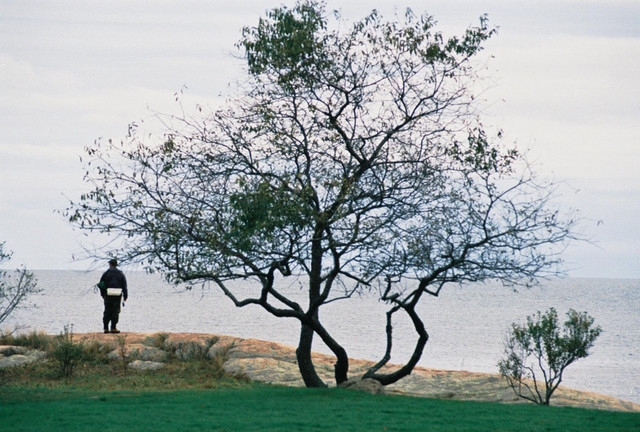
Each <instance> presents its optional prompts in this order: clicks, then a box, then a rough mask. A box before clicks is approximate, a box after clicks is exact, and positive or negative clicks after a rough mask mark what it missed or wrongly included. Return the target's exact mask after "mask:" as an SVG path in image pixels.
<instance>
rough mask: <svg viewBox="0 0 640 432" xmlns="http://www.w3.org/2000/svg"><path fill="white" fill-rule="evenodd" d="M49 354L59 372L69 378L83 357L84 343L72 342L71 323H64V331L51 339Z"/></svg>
mask: <svg viewBox="0 0 640 432" xmlns="http://www.w3.org/2000/svg"><path fill="white" fill-rule="evenodd" d="M50 355H51V357H52V358H53V359H54V360H55V361H56V362H57V364H58V367H59V371H60V374H61V375H62V376H63V377H65V378H71V377H72V376H73V369H74V368H75V367H76V366H77V365H78V364H79V363H80V362H81V361H82V360H83V359H84V343H83V342H74V340H73V326H72V325H65V326H64V331H63V332H62V333H60V335H59V336H57V337H55V338H54V339H53V343H52V345H51V350H50Z"/></svg>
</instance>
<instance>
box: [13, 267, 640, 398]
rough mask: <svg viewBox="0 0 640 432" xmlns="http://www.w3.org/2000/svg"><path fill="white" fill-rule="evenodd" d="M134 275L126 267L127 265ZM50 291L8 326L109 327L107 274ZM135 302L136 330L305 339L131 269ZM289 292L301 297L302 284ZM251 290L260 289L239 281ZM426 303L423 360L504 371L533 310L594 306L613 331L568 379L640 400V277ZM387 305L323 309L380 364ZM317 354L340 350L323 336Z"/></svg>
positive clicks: (402, 352) (454, 295)
mask: <svg viewBox="0 0 640 432" xmlns="http://www.w3.org/2000/svg"><path fill="white" fill-rule="evenodd" d="M125 272H126V269H125ZM35 274H36V277H37V278H38V285H39V286H40V287H41V288H42V289H43V292H42V293H41V294H38V295H35V296H32V297H30V300H31V301H32V302H33V303H35V306H36V307H33V308H28V309H22V310H19V311H17V312H16V313H14V314H13V315H12V316H11V317H10V318H9V320H7V321H5V322H4V323H3V327H5V328H13V327H14V326H16V325H19V326H22V327H24V328H26V329H32V330H42V331H45V332H47V333H51V334H58V333H60V332H61V331H62V330H63V328H64V326H65V325H67V324H72V325H73V331H74V332H76V333H86V332H98V331H101V330H102V310H103V306H102V299H101V297H100V295H99V294H98V293H96V292H95V291H94V286H95V284H96V283H97V282H98V280H99V278H100V274H101V272H90V273H85V272H77V271H36V272H35ZM126 274H127V277H128V281H129V301H128V302H127V303H126V306H125V307H124V308H123V311H122V313H121V315H120V323H119V325H118V327H119V328H120V329H121V330H122V331H132V332H151V333H155V332H193V333H213V334H220V335H230V336H237V337H242V338H256V339H264V340H270V341H275V342H280V343H284V344H288V345H293V346H295V345H297V341H298V335H299V325H298V323H297V322H296V321H294V320H292V319H283V318H275V317H273V316H271V315H270V314H269V313H267V312H266V311H264V310H263V309H261V308H260V307H257V306H248V307H245V308H240V309H238V308H236V307H235V306H234V305H233V304H232V302H231V301H230V300H229V299H227V298H226V297H224V295H222V294H221V293H220V292H219V291H218V290H215V289H214V288H206V287H205V288H202V287H194V288H193V289H192V290H189V291H186V290H185V289H184V287H175V286H172V285H169V284H167V283H165V282H164V280H163V279H162V278H161V277H160V276H158V275H148V274H146V273H143V272H130V273H126ZM287 283H288V284H289V286H287V288H286V289H287V290H288V291H289V292H290V294H291V295H292V296H294V297H297V300H299V301H300V302H301V303H304V299H305V293H304V291H302V290H300V288H299V286H300V282H299V281H296V280H292V282H288V281H287ZM237 288H239V289H240V290H245V291H246V292H247V293H250V292H251V291H252V290H253V289H255V288H253V289H252V287H251V286H242V285H237ZM424 300H425V301H424V302H423V304H422V306H421V309H420V316H421V318H422V319H423V321H424V322H425V324H426V328H427V331H428V333H429V336H430V338H429V342H428V343H427V346H426V348H425V350H424V353H423V356H422V359H421V360H420V363H419V364H420V365H421V366H424V367H429V368H436V369H449V370H468V371H473V372H487V373H497V371H498V369H497V366H496V364H497V362H498V361H499V360H500V359H501V358H502V357H503V344H504V340H505V337H506V333H507V331H508V329H509V327H510V324H511V323H512V322H515V321H517V322H524V320H525V318H526V316H527V315H532V314H534V313H535V312H536V311H538V310H540V311H545V310H547V309H548V308H549V307H552V306H553V307H555V308H556V309H557V310H558V313H559V317H560V318H561V319H562V320H563V319H564V314H565V313H566V312H567V311H568V310H569V309H570V308H572V309H575V310H577V311H586V312H588V313H589V314H590V315H591V316H593V317H594V318H595V323H596V324H597V325H600V326H601V327H602V329H603V333H602V334H601V335H600V337H599V338H598V339H597V340H596V342H595V345H594V347H593V348H592V350H591V354H590V356H589V357H588V358H586V359H581V360H578V361H577V362H575V363H574V364H572V365H570V366H569V367H568V368H567V370H566V371H565V374H564V381H563V385H565V386H567V387H571V388H575V389H578V390H588V391H595V392H598V393H603V394H607V395H611V396H615V397H618V398H621V399H625V400H630V401H634V402H638V403H640V280H639V279H575V278H569V279H562V280H558V281H553V282H545V283H543V285H542V286H540V287H536V288H532V289H520V290H519V291H518V292H514V291H513V290H512V289H510V288H507V287H503V286H502V285H500V284H499V283H492V284H470V285H465V286H463V287H458V286H450V287H445V288H444V289H443V291H442V293H441V295H440V297H437V298H434V297H430V296H427V297H426V298H425V299H424ZM385 310H386V309H385V305H384V304H383V303H381V302H379V301H378V300H377V299H376V297H375V296H367V295H364V296H362V297H359V298H354V299H352V300H351V301H342V302H335V303H332V304H330V305H327V306H325V307H324V308H323V309H321V311H320V314H321V318H322V320H323V322H324V323H325V325H326V327H327V328H328V329H329V331H330V332H331V334H332V335H333V336H334V337H335V338H336V340H338V341H339V342H340V343H341V344H342V345H343V346H344V347H345V349H346V350H347V352H348V354H349V356H350V357H352V358H360V359H367V360H378V359H379V358H380V357H381V356H382V355H383V354H384V349H385V330H384V327H385V315H384V311H385ZM414 341H415V334H414V332H413V331H412V328H411V324H410V322H409V321H408V320H402V319H399V320H397V321H395V322H394V346H393V353H392V359H391V362H393V363H402V362H404V361H406V360H407V359H408V358H409V356H410V354H411V352H412V349H413V346H414ZM314 351H318V352H323V353H327V354H330V353H331V352H330V351H329V349H328V348H327V347H326V346H324V345H323V344H322V342H321V341H320V339H319V338H316V340H315V343H314Z"/></svg>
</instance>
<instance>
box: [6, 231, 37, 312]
mask: <svg viewBox="0 0 640 432" xmlns="http://www.w3.org/2000/svg"><path fill="white" fill-rule="evenodd" d="M12 255H13V252H12V251H5V249H4V242H0V266H4V265H6V264H7V263H8V262H9V261H10V260H11V256H12ZM40 291H41V290H40V289H39V288H38V281H37V280H36V278H35V277H34V276H33V273H31V272H30V271H28V270H27V269H26V268H24V267H21V268H19V269H17V270H16V271H15V272H9V271H7V270H0V324H1V323H2V322H3V321H4V320H6V319H7V318H9V315H11V314H12V313H13V311H14V310H16V309H19V308H21V307H24V306H25V302H26V301H27V297H28V296H30V295H32V294H37V293H38V292H40Z"/></svg>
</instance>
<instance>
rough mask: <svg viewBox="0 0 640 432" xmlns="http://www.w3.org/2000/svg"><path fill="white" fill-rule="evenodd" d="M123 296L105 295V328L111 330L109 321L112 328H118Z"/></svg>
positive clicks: (103, 319)
mask: <svg viewBox="0 0 640 432" xmlns="http://www.w3.org/2000/svg"><path fill="white" fill-rule="evenodd" d="M121 298H122V297H121V296H105V298H104V315H103V316H102V323H103V325H104V329H105V330H109V322H111V330H113V329H115V328H116V324H118V319H119V317H120V299H121Z"/></svg>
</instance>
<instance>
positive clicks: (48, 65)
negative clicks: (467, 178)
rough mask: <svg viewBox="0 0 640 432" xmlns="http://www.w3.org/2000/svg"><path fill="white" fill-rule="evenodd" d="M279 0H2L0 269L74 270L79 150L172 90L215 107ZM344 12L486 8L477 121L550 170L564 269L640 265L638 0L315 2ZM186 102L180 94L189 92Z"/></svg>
mask: <svg viewBox="0 0 640 432" xmlns="http://www.w3.org/2000/svg"><path fill="white" fill-rule="evenodd" d="M282 4H288V5H291V4H292V2H291V1H288V0H287V1H282V0H277V1H276V0H274V1H271V0H262V1H257V0H255V1H244V0H187V1H168V0H167V1H164V0H144V1H136V0H111V1H109V2H106V1H90V0H74V1H66V0H59V1H50V0H41V1H33V0H19V1H18V0H0V241H2V240H4V241H6V248H8V249H11V250H13V251H14V257H13V260H12V261H11V263H10V267H15V266H17V265H20V264H24V265H26V266H28V267H29V268H30V269H84V268H87V267H88V266H89V263H87V262H86V261H76V260H74V258H73V256H74V255H77V253H78V252H79V251H81V249H82V245H83V244H86V239H84V235H83V233H80V232H77V231H74V230H73V229H72V227H71V226H70V225H69V224H68V223H67V222H66V221H65V219H64V218H63V217H62V216H61V215H59V214H57V213H55V210H56V209H63V208H64V207H65V206H66V205H67V204H68V201H69V199H74V198H77V197H78V196H79V194H80V193H81V192H82V191H83V190H85V189H86V186H85V185H84V184H83V182H82V174H83V172H82V165H81V164H80V162H79V157H80V156H81V155H82V153H83V147H84V146H85V145H87V144H90V143H92V142H93V141H94V140H95V139H96V138H99V137H111V138H114V139H119V138H121V137H122V136H124V135H125V133H126V131H127V125H128V124H129V123H130V122H132V121H139V120H141V119H142V120H144V119H149V118H151V117H152V116H153V113H154V112H156V111H160V112H171V111H172V110H174V109H175V105H174V103H173V101H174V93H176V92H178V91H180V90H182V89H185V88H186V90H185V93H186V94H187V98H188V100H189V101H194V103H196V102H197V103H200V104H202V105H208V106H215V105H216V104H217V103H219V102H220V101H221V100H222V99H221V95H224V94H225V92H226V89H227V84H228V83H229V82H230V81H232V80H234V79H236V78H238V77H239V74H241V73H242V65H241V64H240V63H239V62H238V60H237V59H235V58H234V57H233V54H234V53H235V48H234V43H235V42H236V41H237V40H238V39H239V36H240V30H241V28H242V26H245V25H253V24H255V23H256V22H257V19H258V17H259V16H260V15H262V14H264V12H265V11H266V10H267V9H269V8H272V7H275V6H280V5H282ZM327 5H328V8H329V9H334V8H340V9H341V10H342V12H343V15H344V16H346V17H348V18H360V17H362V16H363V15H364V14H365V13H366V12H367V11H369V10H371V9H372V8H377V9H379V10H380V11H381V12H382V13H383V15H385V16H390V15H391V14H392V13H393V9H394V7H397V8H399V9H400V10H403V9H404V8H405V7H407V6H409V7H411V8H413V9H414V11H416V12H425V11H426V12H428V13H430V14H432V15H434V16H435V18H436V19H437V21H438V22H439V28H440V30H442V31H443V32H444V33H445V34H451V33H456V32H457V33H459V32H460V31H462V30H463V29H464V28H466V27H467V26H469V25H474V24H476V23H477V22H478V17H479V16H480V15H481V14H484V13H487V14H488V15H489V18H490V21H491V23H492V24H494V25H496V26H499V28H500V30H499V33H498V35H497V36H496V37H495V38H494V39H493V40H492V41H490V42H489V43H488V44H487V46H486V51H485V53H486V54H487V55H491V56H493V59H492V60H491V61H490V63H489V64H488V69H487V73H486V75H487V76H488V77H489V81H488V84H489V87H490V88H489V90H488V91H487V92H486V93H485V94H484V96H485V98H486V99H487V101H488V102H487V104H486V108H485V112H484V118H483V121H484V123H485V124H489V125H494V126H496V127H500V128H502V129H503V130H504V131H505V134H506V136H507V137H508V138H509V140H511V141H514V142H517V144H518V146H519V147H520V148H522V149H523V150H528V151H529V152H530V158H531V159H532V160H533V161H534V162H535V163H536V164H537V166H538V171H539V172H540V173H542V174H543V175H544V176H547V177H552V178H554V179H555V180H558V181H562V182H563V187H562V197H561V199H562V201H563V203H564V205H566V206H567V207H574V208H577V209H579V210H580V213H581V215H582V217H583V222H582V225H581V230H582V231H583V232H584V234H585V235H586V236H587V237H589V238H590V239H591V240H592V242H591V243H577V244H574V245H572V246H571V247H570V248H569V249H568V250H567V251H566V252H565V260H566V267H567V269H568V271H569V274H570V275H571V276H575V277H622V278H640V148H639V145H640V76H639V75H638V74H639V73H640V72H639V71H640V2H638V1H635V0H599V1H595V0H594V1H591V0H555V1H544V0H543V1H536V2H524V1H522V2H521V1H513V0H502V1H500V0H495V1H483V0H477V1H462V0H460V1H456V0H453V1H452V0H432V1H404V2H403V1H400V0H398V1H397V2H395V3H394V2H391V1H389V0H368V1H349V0H343V1H334V0H330V1H327ZM186 106H187V108H188V107H189V106H191V105H186Z"/></svg>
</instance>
